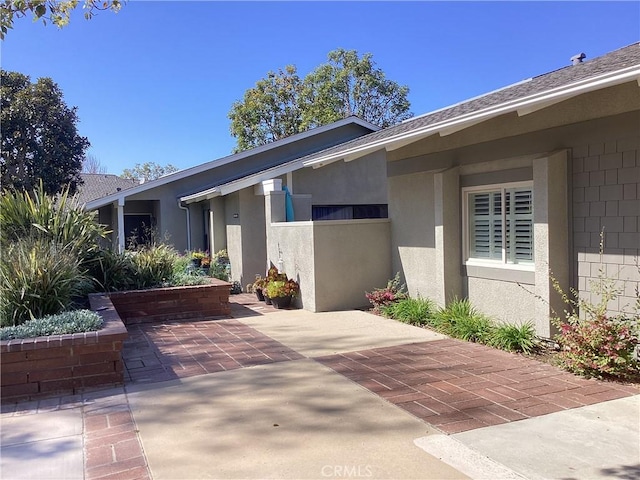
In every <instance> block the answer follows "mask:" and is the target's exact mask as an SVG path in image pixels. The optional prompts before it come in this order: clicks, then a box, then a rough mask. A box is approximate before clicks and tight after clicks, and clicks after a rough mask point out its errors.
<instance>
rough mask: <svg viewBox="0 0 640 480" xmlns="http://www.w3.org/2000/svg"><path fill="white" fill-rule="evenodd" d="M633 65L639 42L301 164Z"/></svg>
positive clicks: (636, 61) (638, 54) (639, 61)
mask: <svg viewBox="0 0 640 480" xmlns="http://www.w3.org/2000/svg"><path fill="white" fill-rule="evenodd" d="M636 65H640V42H637V43H633V44H631V45H629V46H626V47H623V48H620V49H618V50H615V51H613V52H610V53H607V54H605V55H603V56H601V57H597V58H594V59H592V60H587V61H585V62H583V63H579V64H577V65H570V66H567V67H564V68H561V69H558V70H555V71H552V72H549V73H545V74H543V75H539V76H537V77H533V78H531V79H529V80H526V81H523V82H519V83H516V84H514V85H511V86H508V87H505V88H502V89H500V90H496V91H493V92H489V93H487V94H485V95H482V96H480V97H476V98H473V99H470V100H467V101H463V102H461V103H458V104H456V105H452V106H450V107H446V108H443V109H440V110H436V111H434V112H431V113H427V114H425V115H421V116H418V117H415V118H413V119H411V120H407V121H405V122H403V123H400V124H398V125H394V126H392V127H389V128H385V129H383V130H379V131H377V132H374V133H370V134H368V135H364V136H362V137H359V138H357V139H355V140H352V141H350V142H347V143H343V144H341V145H338V146H335V147H332V148H329V149H326V150H323V151H322V152H318V153H315V154H312V155H309V156H307V157H306V158H305V159H304V160H305V162H309V161H312V160H313V159H316V158H320V157H323V156H325V155H331V154H338V153H339V152H341V151H343V150H344V151H346V150H349V149H352V148H356V147H361V146H366V145H367V144H370V143H373V142H377V141H381V140H385V139H389V138H392V137H395V136H397V135H401V134H404V133H408V132H412V131H414V130H417V129H419V128H422V127H427V126H429V125H433V124H436V123H440V122H443V121H447V120H451V119H455V118H457V117H460V116H463V115H467V114H469V113H473V112H478V111H480V110H484V109H486V108H490V107H496V106H498V105H501V104H504V103H506V102H510V101H513V100H518V99H523V98H525V97H528V96H530V95H535V94H539V93H543V92H546V91H549V90H552V89H555V88H558V87H562V86H565V85H569V84H572V83H575V82H578V81H581V80H588V79H590V78H593V77H597V76H598V75H602V74H606V73H610V72H615V71H617V70H621V69H623V68H627V67H632V66H636Z"/></svg>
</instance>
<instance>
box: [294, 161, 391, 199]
mask: <svg viewBox="0 0 640 480" xmlns="http://www.w3.org/2000/svg"><path fill="white" fill-rule="evenodd" d="M293 192H294V193H296V194H311V195H312V198H311V201H312V204H313V205H351V204H384V203H387V162H386V157H385V155H384V152H376V153H374V154H371V155H367V156H365V157H362V158H359V159H357V160H354V161H352V162H343V161H338V162H334V163H331V164H329V165H327V166H324V167H322V168H315V169H314V168H303V169H300V170H297V171H295V172H293Z"/></svg>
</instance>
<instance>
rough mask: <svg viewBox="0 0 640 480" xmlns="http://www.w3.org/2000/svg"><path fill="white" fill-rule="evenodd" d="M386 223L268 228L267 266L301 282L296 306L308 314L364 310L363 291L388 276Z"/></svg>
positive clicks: (298, 224) (345, 222)
mask: <svg viewBox="0 0 640 480" xmlns="http://www.w3.org/2000/svg"><path fill="white" fill-rule="evenodd" d="M390 240H391V233H390V229H389V221H388V220H386V219H385V220H343V221H335V222H334V221H326V222H289V223H272V224H270V230H269V235H268V256H269V261H270V262H271V263H273V264H274V265H276V266H278V267H279V268H281V269H282V271H284V272H285V273H286V274H287V276H289V277H290V278H294V279H296V280H297V281H298V282H299V283H300V291H301V298H300V299H299V300H298V302H297V305H298V306H300V307H302V308H304V309H306V310H310V311H314V312H322V311H332V310H345V309H352V308H358V307H362V306H365V305H367V300H366V298H365V296H364V293H365V292H366V291H370V290H373V289H374V288H376V287H382V286H384V285H386V283H387V281H388V280H389V278H390V276H391V260H390V257H389V251H390Z"/></svg>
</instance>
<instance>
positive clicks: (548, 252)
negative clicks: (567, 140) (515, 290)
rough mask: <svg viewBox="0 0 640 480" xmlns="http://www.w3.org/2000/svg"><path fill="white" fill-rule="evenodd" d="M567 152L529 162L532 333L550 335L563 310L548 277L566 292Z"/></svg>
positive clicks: (567, 230)
mask: <svg viewBox="0 0 640 480" xmlns="http://www.w3.org/2000/svg"><path fill="white" fill-rule="evenodd" d="M567 182H568V155H567V151H566V150H563V151H561V152H557V153H554V154H552V155H549V156H548V157H546V158H538V159H534V160H533V220H534V230H533V231H534V260H535V287H534V288H535V295H536V296H537V298H538V300H537V301H536V303H535V323H536V325H535V326H536V332H537V333H538V335H540V336H543V337H551V336H552V335H553V333H554V331H553V329H552V326H551V323H550V318H551V316H552V315H553V312H554V311H555V312H557V313H558V314H561V313H562V311H563V310H564V309H565V308H566V305H564V303H563V302H562V298H561V297H560V295H558V294H556V293H555V292H554V289H553V285H552V282H551V277H550V275H553V277H554V278H555V279H556V280H557V281H558V282H559V284H560V286H561V287H562V289H563V290H564V291H565V292H566V293H569V292H568V286H569V207H568V205H569V200H568V195H569V194H568V190H569V189H568V185H569V184H568V183H567Z"/></svg>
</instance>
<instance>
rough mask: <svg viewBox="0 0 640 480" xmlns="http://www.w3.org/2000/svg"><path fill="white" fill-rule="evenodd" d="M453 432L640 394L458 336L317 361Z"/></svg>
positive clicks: (639, 390)
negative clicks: (454, 338)
mask: <svg viewBox="0 0 640 480" xmlns="http://www.w3.org/2000/svg"><path fill="white" fill-rule="evenodd" d="M315 360H317V361H319V362H320V363H322V364H324V365H326V366H328V367H331V368H332V369H333V370H335V371H336V372H338V373H341V374H342V375H344V376H346V377H347V378H349V379H351V380H353V381H355V382H357V383H359V384H360V385H362V386H364V387H366V388H368V389H369V390H371V391H372V392H374V393H377V394H378V395H380V396H381V397H383V398H385V399H386V400H388V401H390V402H391V403H393V404H395V405H397V406H399V407H401V408H403V409H404V410H406V411H407V412H409V413H411V414H412V415H414V416H416V417H418V418H420V419H422V420H424V421H425V422H427V423H429V424H431V425H434V426H436V427H437V428H438V429H440V430H441V431H442V432H444V433H447V434H452V433H458V432H464V431H467V430H472V429H475V428H481V427H487V426H490V425H498V424H501V423H507V422H512V421H516V420H522V419H525V418H530V417H536V416H540V415H546V414H548V413H553V412H558V411H560V410H566V409H569V408H576V407H582V406H585V405H591V404H594V403H599V402H604V401H607V400H614V399H617V398H622V397H628V396H631V395H634V394H639V393H640V388H639V387H638V386H637V385H622V384H617V383H608V382H601V381H598V380H587V379H583V378H579V377H576V376H575V375H572V374H570V373H567V372H564V371H562V370H560V369H559V368H557V367H554V366H552V365H548V364H545V363H541V362H538V361H536V360H534V359H530V358H526V357H524V356H521V355H516V354H511V353H508V352H503V351H500V350H494V349H492V348H489V347H486V346H484V345H478V344H475V343H468V342H462V341H458V340H453V339H447V340H437V341H433V342H423V343H415V344H411V345H399V346H394V347H384V348H377V349H373V350H366V351H360V352H350V353H345V354H338V355H330V356H326V357H321V358H316V359H315Z"/></svg>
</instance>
